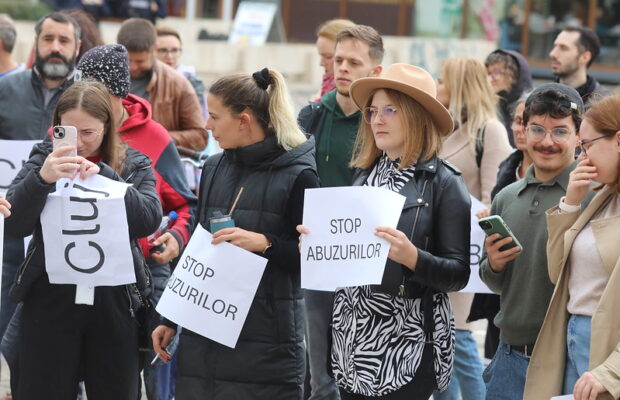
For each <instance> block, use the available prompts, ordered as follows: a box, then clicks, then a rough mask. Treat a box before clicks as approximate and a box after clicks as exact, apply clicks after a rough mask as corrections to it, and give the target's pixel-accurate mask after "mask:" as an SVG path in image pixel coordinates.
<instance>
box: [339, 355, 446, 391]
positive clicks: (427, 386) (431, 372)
mask: <svg viewBox="0 0 620 400" xmlns="http://www.w3.org/2000/svg"><path fill="white" fill-rule="evenodd" d="M436 388H437V382H436V380H435V369H434V366H433V345H430V344H429V345H426V346H425V347H424V353H422V360H420V366H419V367H418V370H417V371H416V374H415V376H414V377H413V380H412V381H411V382H409V383H408V384H406V385H405V386H403V387H401V388H400V389H398V390H396V391H395V392H392V393H389V394H386V395H385V396H379V397H373V396H363V395H360V394H354V393H349V392H347V391H346V390H344V389H342V388H338V389H339V390H340V400H378V399H381V400H428V399H429V398H430V397H431V395H432V394H433V390H435V389H436Z"/></svg>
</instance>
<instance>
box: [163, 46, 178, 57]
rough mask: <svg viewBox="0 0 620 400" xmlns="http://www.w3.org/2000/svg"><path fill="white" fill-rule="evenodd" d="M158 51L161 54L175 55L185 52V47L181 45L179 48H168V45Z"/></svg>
mask: <svg viewBox="0 0 620 400" xmlns="http://www.w3.org/2000/svg"><path fill="white" fill-rule="evenodd" d="M157 52H158V53H159V54H165V55H168V54H170V55H173V56H175V55H177V54H181V53H182V52H183V49H182V48H181V47H179V48H178V49H168V48H166V47H162V48H159V49H157Z"/></svg>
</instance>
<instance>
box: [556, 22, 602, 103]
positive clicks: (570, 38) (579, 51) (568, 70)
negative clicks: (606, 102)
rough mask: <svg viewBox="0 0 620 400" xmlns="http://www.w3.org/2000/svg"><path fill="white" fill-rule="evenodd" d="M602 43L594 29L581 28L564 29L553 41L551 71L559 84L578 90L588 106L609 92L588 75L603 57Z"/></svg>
mask: <svg viewBox="0 0 620 400" xmlns="http://www.w3.org/2000/svg"><path fill="white" fill-rule="evenodd" d="M600 49H601V42H600V41H599V39H598V36H597V35H596V33H595V32H593V31H592V30H591V29H588V28H584V27H581V26H575V27H566V28H564V29H563V30H562V31H561V32H560V33H559V34H558V36H557V37H556V38H555V41H554V42H553V49H552V50H551V52H550V53H549V57H551V71H553V74H554V75H555V76H556V77H557V82H559V83H563V84H565V85H567V86H570V87H572V88H574V89H576V90H577V91H578V92H579V95H580V96H581V98H582V99H583V102H584V104H585V105H586V107H588V105H589V103H590V102H591V101H592V100H596V98H597V97H599V96H604V95H606V94H607V91H606V90H605V89H604V88H603V87H602V86H601V85H600V83H598V82H597V80H596V79H594V78H593V77H591V76H590V75H588V68H589V67H590V65H592V63H593V62H594V60H596V57H597V56H598V54H599V51H600Z"/></svg>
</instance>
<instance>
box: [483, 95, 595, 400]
mask: <svg viewBox="0 0 620 400" xmlns="http://www.w3.org/2000/svg"><path fill="white" fill-rule="evenodd" d="M583 108H584V106H583V101H582V100H581V96H579V93H578V92H577V91H576V90H575V89H573V88H571V87H568V86H566V85H563V84H560V83H548V84H545V85H542V86H540V87H538V88H537V89H535V90H534V91H533V92H532V94H531V95H530V96H529V97H528V98H527V100H526V102H525V110H524V112H523V126H524V127H525V131H526V140H527V151H528V153H529V154H530V156H531V158H532V160H533V165H531V166H530V167H529V168H528V170H527V172H526V174H525V177H524V178H523V179H521V180H519V181H517V182H514V183H512V184H511V185H509V186H507V187H505V188H504V189H503V190H502V191H501V192H499V193H498V194H497V195H496V196H495V198H494V199H493V204H492V206H491V215H499V216H501V217H502V218H503V220H504V221H505V222H506V225H508V227H509V228H510V230H511V231H512V232H513V233H514V235H515V236H516V238H517V239H518V240H519V242H520V243H521V246H522V247H521V248H519V247H513V248H511V249H508V250H500V248H502V247H503V246H504V245H506V244H508V243H510V242H511V241H512V239H511V238H510V237H508V238H501V237H500V235H499V234H493V235H490V236H488V237H487V239H486V241H485V250H486V253H485V255H484V256H483V258H482V260H481V262H480V276H481V278H482V280H483V281H484V282H485V283H486V284H487V285H488V286H489V288H491V290H493V291H494V292H495V293H497V294H499V295H500V311H499V313H498V314H497V316H496V317H495V321H494V322H495V325H496V326H497V327H498V328H499V329H500V344H499V347H498V349H497V352H496V354H495V357H494V358H493V361H492V362H491V364H489V366H488V367H487V369H486V370H485V371H484V374H483V378H484V381H485V383H486V386H487V397H486V398H487V399H493V400H504V399H506V400H513V399H514V400H517V399H519V400H520V399H523V388H524V386H525V376H526V372H527V367H528V364H529V358H530V356H531V354H532V350H533V349H534V343H535V342H536V337H537V336H538V332H539V331H540V328H541V326H542V323H543V320H544V318H545V313H546V311H547V306H548V305H549V301H550V300H551V295H552V294H553V289H554V287H553V284H552V283H551V281H550V279H549V275H548V273H547V256H546V245H547V223H546V219H545V211H546V210H548V209H549V208H551V207H553V206H555V205H557V204H558V203H559V202H560V198H562V197H563V196H564V195H565V194H566V188H567V186H568V178H569V174H570V172H571V171H572V170H573V169H574V168H575V166H576V165H577V162H576V161H575V147H576V145H577V132H578V129H579V125H580V124H581V114H582V113H583ZM590 199H591V196H590V197H587V198H586V199H585V200H584V204H582V207H585V205H586V204H587V202H589V201H590Z"/></svg>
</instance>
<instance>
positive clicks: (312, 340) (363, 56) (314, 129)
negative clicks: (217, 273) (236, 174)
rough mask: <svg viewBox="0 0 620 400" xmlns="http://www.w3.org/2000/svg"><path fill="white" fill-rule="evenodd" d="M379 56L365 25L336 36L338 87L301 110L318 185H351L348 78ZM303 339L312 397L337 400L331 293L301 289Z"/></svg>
mask: <svg viewBox="0 0 620 400" xmlns="http://www.w3.org/2000/svg"><path fill="white" fill-rule="evenodd" d="M382 59H383V40H382V39H381V36H380V35H379V33H378V32H377V31H376V30H375V29H373V28H371V27H370V26H365V25H354V26H352V27H348V28H345V29H343V30H342V31H340V33H338V35H337V36H336V52H335V54H334V79H335V82H336V89H335V90H332V91H331V92H328V93H326V94H325V96H323V98H322V99H321V101H320V102H315V103H311V104H309V105H307V106H306V107H305V108H303V109H302V110H301V112H300V113H299V116H298V122H299V125H300V126H301V128H302V129H303V130H304V131H305V132H307V133H310V134H312V135H314V137H315V140H316V164H317V171H318V174H319V179H320V180H321V186H323V187H332V186H350V185H351V184H352V180H353V169H352V168H351V167H349V161H351V153H352V150H353V143H354V142H355V137H356V136H357V129H358V127H359V124H360V117H361V112H360V111H359V110H358V109H357V107H356V106H355V104H354V103H353V100H352V99H351V97H350V95H349V87H350V86H351V83H353V81H355V80H356V79H359V78H365V77H368V76H378V75H379V74H380V73H381V61H382ZM305 300H306V303H305V304H306V330H307V331H306V340H307V341H308V357H309V360H310V386H311V396H310V399H312V400H314V399H327V400H332V399H338V398H339V395H338V389H337V388H336V384H335V382H334V379H333V378H331V377H330V374H328V371H327V365H328V362H327V360H328V357H329V354H328V353H329V348H328V345H327V337H328V327H329V323H330V321H331V315H332V305H333V301H334V294H333V293H330V292H320V291H315V290H306V291H305Z"/></svg>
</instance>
